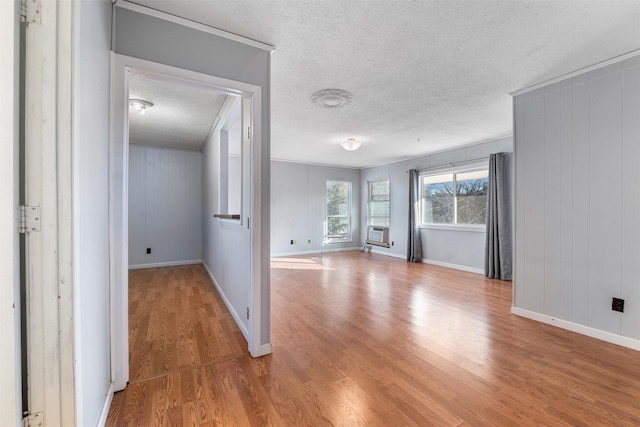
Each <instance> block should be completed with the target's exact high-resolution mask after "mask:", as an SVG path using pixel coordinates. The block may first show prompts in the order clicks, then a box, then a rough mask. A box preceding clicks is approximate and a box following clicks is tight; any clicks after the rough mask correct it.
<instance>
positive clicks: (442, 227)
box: [420, 224, 486, 233]
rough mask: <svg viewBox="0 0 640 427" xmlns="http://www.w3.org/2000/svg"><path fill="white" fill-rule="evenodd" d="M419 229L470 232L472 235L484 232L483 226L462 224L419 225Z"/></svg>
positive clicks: (484, 227)
mask: <svg viewBox="0 0 640 427" xmlns="http://www.w3.org/2000/svg"><path fill="white" fill-rule="evenodd" d="M420 229H425V230H448V231H471V232H474V233H484V232H486V226H485V225H463V224H428V225H425V224H423V225H420Z"/></svg>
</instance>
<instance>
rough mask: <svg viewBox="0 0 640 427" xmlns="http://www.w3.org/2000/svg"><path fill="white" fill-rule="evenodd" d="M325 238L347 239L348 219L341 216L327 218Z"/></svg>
mask: <svg viewBox="0 0 640 427" xmlns="http://www.w3.org/2000/svg"><path fill="white" fill-rule="evenodd" d="M327 237H329V238H330V239H347V238H348V237H349V218H345V217H341V216H334V217H329V218H327Z"/></svg>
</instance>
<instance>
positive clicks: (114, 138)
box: [109, 52, 265, 391]
mask: <svg viewBox="0 0 640 427" xmlns="http://www.w3.org/2000/svg"><path fill="white" fill-rule="evenodd" d="M130 73H135V74H137V75H141V76H148V77H153V78H156V79H158V78H159V79H163V80H170V81H171V80H173V81H178V82H181V83H186V84H192V85H197V86H201V87H208V88H212V89H216V90H219V91H221V92H223V93H228V94H233V95H239V96H242V97H245V98H251V99H252V102H251V105H252V119H253V125H252V138H251V150H250V156H251V157H250V164H251V171H250V174H251V179H250V192H251V194H250V199H251V206H250V207H249V217H250V218H252V220H251V222H252V224H251V228H250V230H251V243H250V252H251V253H250V256H251V263H250V265H251V275H250V283H249V301H248V304H249V310H250V313H251V315H250V319H251V322H250V323H249V331H248V332H249V337H248V340H247V341H248V348H249V352H250V353H251V355H253V356H254V357H257V356H261V355H263V354H265V353H264V348H263V347H264V346H261V344H260V331H261V319H262V316H261V308H262V307H261V301H262V280H261V278H262V276H261V265H262V251H261V247H262V244H261V221H260V218H261V205H260V200H261V197H260V192H261V186H260V183H261V181H262V177H261V174H262V168H261V164H262V163H261V161H262V147H261V145H262V136H261V135H262V122H261V117H262V114H261V105H262V102H261V97H262V93H261V91H262V89H261V87H260V86H256V85H252V84H248V83H244V82H238V81H234V80H229V79H225V78H221V77H217V76H212V75H208V74H203V73H198V72H195V71H190V70H185V69H181V68H177V67H172V66H169V65H164V64H159V63H155V62H151V61H147V60H143V59H139V58H134V57H130V56H125V55H120V54H116V53H114V52H112V53H111V111H110V113H111V114H110V115H111V124H110V129H111V132H110V133H111V135H110V150H109V151H110V153H109V156H110V159H109V172H110V176H109V200H110V203H109V217H110V220H109V224H110V225H109V227H110V230H109V236H110V261H109V264H110V267H109V268H110V298H111V380H112V382H113V383H114V389H115V391H118V390H123V389H124V388H125V387H126V385H127V382H128V380H129V342H128V339H129V322H128V312H129V309H128V264H129V262H128V258H129V254H128V233H129V231H128V170H129V150H128V148H129V123H128V93H129V84H128V76H129V74H130Z"/></svg>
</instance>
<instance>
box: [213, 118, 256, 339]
mask: <svg viewBox="0 0 640 427" xmlns="http://www.w3.org/2000/svg"><path fill="white" fill-rule="evenodd" d="M221 122H222V120H221ZM217 129H219V127H218V128H217ZM223 160H224V159H221V158H220V133H219V132H217V131H216V132H212V134H211V136H210V138H209V140H208V141H207V144H206V148H205V150H204V152H203V177H202V209H203V212H202V239H203V257H202V259H203V262H204V264H205V265H206V266H207V268H208V269H209V272H210V273H211V275H212V276H213V279H214V281H215V283H216V285H217V286H218V289H219V290H220V292H221V293H222V297H223V299H224V300H225V302H226V303H227V305H228V306H229V310H230V312H231V314H232V315H233V317H234V319H235V320H236V322H237V323H238V326H239V327H240V329H241V330H242V333H243V334H244V336H245V338H246V339H247V340H249V336H248V333H249V319H247V317H246V315H245V310H246V308H247V307H249V297H250V294H249V288H248V287H247V286H244V284H247V283H249V281H250V276H249V274H250V272H251V264H250V259H249V257H248V255H247V254H249V253H250V244H251V242H250V231H249V230H248V229H247V226H246V222H245V218H246V217H247V216H248V215H249V214H248V213H247V211H248V209H249V206H248V201H249V200H248V194H246V191H247V187H248V185H247V183H246V178H247V175H246V174H245V176H244V177H243V180H244V182H243V186H244V190H245V194H243V199H244V200H243V202H244V203H243V206H242V210H243V212H232V213H234V214H238V213H239V214H241V217H242V218H243V219H242V221H235V220H224V219H218V218H214V214H219V213H225V212H221V210H220V208H219V206H220V190H219V186H220V173H219V172H220V169H219V166H218V165H219V164H220V161H223ZM245 164H246V163H245ZM245 172H246V171H245ZM230 213H231V212H230Z"/></svg>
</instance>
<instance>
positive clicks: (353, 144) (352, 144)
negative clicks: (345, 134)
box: [340, 138, 362, 151]
mask: <svg viewBox="0 0 640 427" xmlns="http://www.w3.org/2000/svg"><path fill="white" fill-rule="evenodd" d="M340 145H342V148H344V149H345V150H347V151H355V150H357V149H358V148H360V146H361V145H362V142H361V141H357V140H355V139H354V138H349V139H347V140H346V141H342V142H341V143H340Z"/></svg>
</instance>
